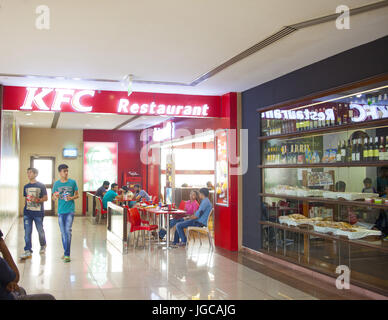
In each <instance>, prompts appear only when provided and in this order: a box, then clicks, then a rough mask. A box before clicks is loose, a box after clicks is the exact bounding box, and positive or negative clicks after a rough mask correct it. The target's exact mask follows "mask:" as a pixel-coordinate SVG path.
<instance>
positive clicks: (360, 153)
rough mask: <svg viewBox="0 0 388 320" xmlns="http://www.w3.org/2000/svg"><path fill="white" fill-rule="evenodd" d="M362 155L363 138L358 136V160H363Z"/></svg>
mask: <svg viewBox="0 0 388 320" xmlns="http://www.w3.org/2000/svg"><path fill="white" fill-rule="evenodd" d="M361 155H362V145H361V138H358V140H357V148H356V161H357V162H360V161H361Z"/></svg>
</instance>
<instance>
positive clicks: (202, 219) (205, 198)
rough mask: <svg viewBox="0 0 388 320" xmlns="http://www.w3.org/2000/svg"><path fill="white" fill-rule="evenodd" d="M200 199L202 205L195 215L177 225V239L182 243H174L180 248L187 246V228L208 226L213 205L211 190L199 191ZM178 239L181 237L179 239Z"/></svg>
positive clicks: (203, 189)
mask: <svg viewBox="0 0 388 320" xmlns="http://www.w3.org/2000/svg"><path fill="white" fill-rule="evenodd" d="M199 197H200V199H201V204H200V206H199V208H198V210H197V211H196V212H195V214H194V215H191V216H188V217H185V218H184V221H182V222H178V223H177V224H176V231H175V239H176V240H179V239H180V240H181V242H180V243H178V241H174V244H175V245H176V244H178V246H181V247H183V246H185V245H186V241H187V239H186V235H185V230H184V229H186V228H187V227H191V226H193V227H204V226H206V225H207V219H208V217H209V214H210V211H211V210H212V204H211V202H210V200H209V189H207V188H202V189H201V190H199ZM177 237H179V239H178V238H177Z"/></svg>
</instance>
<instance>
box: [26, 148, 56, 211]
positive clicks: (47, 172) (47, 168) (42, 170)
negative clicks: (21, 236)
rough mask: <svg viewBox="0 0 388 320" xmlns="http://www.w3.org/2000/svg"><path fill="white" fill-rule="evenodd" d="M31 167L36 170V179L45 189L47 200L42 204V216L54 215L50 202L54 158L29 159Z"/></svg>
mask: <svg viewBox="0 0 388 320" xmlns="http://www.w3.org/2000/svg"><path fill="white" fill-rule="evenodd" d="M30 162H31V167H33V168H36V169H38V171H39V174H38V176H37V178H36V180H38V181H39V182H41V183H43V184H44V185H45V186H46V189H47V197H48V200H47V201H46V202H45V203H44V215H45V216H52V215H54V203H53V202H52V200H51V194H52V190H53V185H54V167H55V158H54V157H39V156H38V157H37V156H35V157H31V161H30Z"/></svg>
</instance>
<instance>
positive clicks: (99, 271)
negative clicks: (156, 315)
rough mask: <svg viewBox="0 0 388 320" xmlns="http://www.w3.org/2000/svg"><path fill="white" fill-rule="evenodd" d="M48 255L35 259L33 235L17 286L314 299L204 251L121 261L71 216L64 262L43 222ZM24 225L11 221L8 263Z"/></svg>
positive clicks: (92, 292) (49, 225)
mask: <svg viewBox="0 0 388 320" xmlns="http://www.w3.org/2000/svg"><path fill="white" fill-rule="evenodd" d="M44 227H45V231H46V238H47V251H46V254H45V255H43V256H41V255H39V242H38V237H37V233H36V230H34V232H33V250H34V253H33V256H32V258H31V259H29V260H27V261H25V262H20V261H18V267H19V270H20V273H21V281H20V285H21V286H23V287H24V288H25V289H26V291H27V292H28V293H40V292H47V293H51V294H53V295H54V296H55V297H56V298H57V299H125V300H127V299H153V300H159V299H162V300H164V299H192V300H197V299H205V300H208V299H221V300H222V299H264V300H265V299H315V298H314V297H313V296H311V295H309V294H306V293H304V292H302V291H300V290H297V289H295V288H293V287H291V286H289V285H286V284H283V283H282V282H279V281H277V280H275V279H273V278H271V277H269V276H266V275H264V274H263V273H259V272H257V271H254V270H252V269H250V268H248V267H245V266H243V265H242V264H239V263H237V262H234V261H232V260H231V259H229V258H227V257H224V256H222V255H220V254H218V253H215V252H213V251H212V250H210V248H209V247H208V245H207V243H206V242H204V244H203V246H199V242H198V241H197V243H196V244H190V245H189V247H188V248H177V249H171V250H165V249H163V248H162V247H158V246H156V245H155V246H152V247H151V248H150V249H148V248H145V249H144V248H137V249H136V250H134V249H133V248H130V250H129V253H128V254H126V255H122V254H121V253H120V252H119V251H117V250H116V248H114V247H112V246H111V245H110V244H109V243H107V241H106V229H105V226H103V225H98V226H96V225H92V224H91V223H90V222H89V221H88V220H87V219H86V218H82V217H76V218H75V220H74V225H73V239H72V250H71V258H72V261H71V262H70V263H67V264H65V263H64V262H63V261H62V260H61V256H62V255H63V249H62V244H61V241H60V232H59V227H58V221H57V218H55V217H47V218H45V220H44ZM23 237H24V230H23V223H22V220H21V219H20V220H19V221H18V223H15V224H14V226H13V228H12V230H11V231H10V233H9V235H8V236H7V239H6V242H7V245H8V247H9V249H10V251H11V253H12V255H13V257H14V258H16V257H18V256H19V255H20V254H21V253H22V252H23V247H24V239H23Z"/></svg>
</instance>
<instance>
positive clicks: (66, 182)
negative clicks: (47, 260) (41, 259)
mask: <svg viewBox="0 0 388 320" xmlns="http://www.w3.org/2000/svg"><path fill="white" fill-rule="evenodd" d="M58 172H59V177H60V179H59V180H58V181H56V182H55V183H54V187H53V200H54V201H56V200H58V222H59V228H60V229H61V235H62V244H63V249H64V251H65V252H64V255H63V261H64V262H70V246H71V227H72V225H73V220H74V211H75V203H74V200H75V199H78V198H79V195H78V187H77V183H76V182H75V181H74V180H72V179H69V167H68V166H67V165H66V164H61V165H59V166H58Z"/></svg>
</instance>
